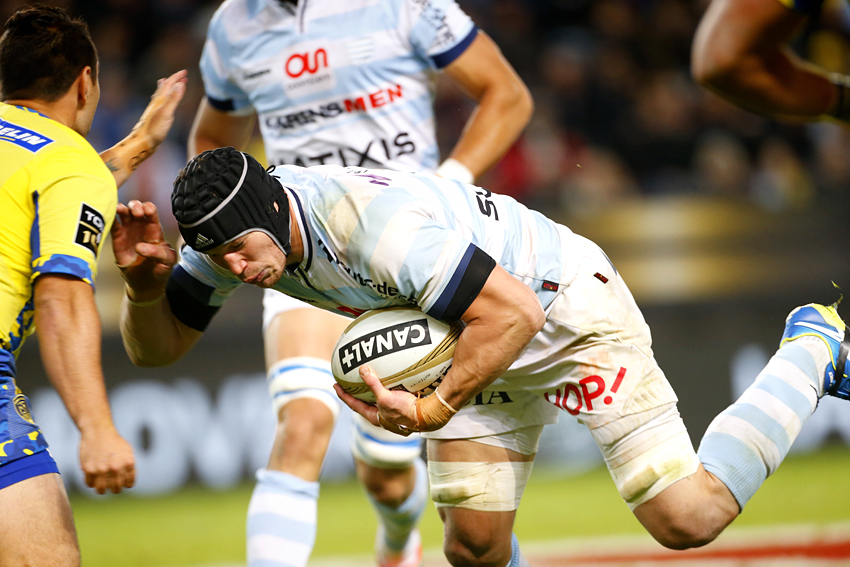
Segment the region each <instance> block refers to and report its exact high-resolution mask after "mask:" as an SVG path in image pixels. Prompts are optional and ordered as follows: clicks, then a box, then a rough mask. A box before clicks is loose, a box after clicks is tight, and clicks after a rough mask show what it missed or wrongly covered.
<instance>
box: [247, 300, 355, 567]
mask: <svg viewBox="0 0 850 567" xmlns="http://www.w3.org/2000/svg"><path fill="white" fill-rule="evenodd" d="M264 306H265V314H264V326H263V327H264V338H265V346H266V361H267V366H268V369H269V370H268V380H269V392H270V394H271V396H272V399H273V402H274V407H275V410H276V411H277V415H278V427H277V431H276V434H275V440H274V445H273V446H272V452H271V455H270V457H269V464H268V466H267V467H266V468H265V469H261V470H260V471H258V472H257V485H256V486H255V488H254V493H253V495H252V497H251V503H250V505H249V508H248V523H247V532H248V564H249V566H250V567H271V566H274V565H287V566H289V567H301V566H303V565H306V564H307V560H308V558H309V556H310V553H311V552H312V550H313V545H314V543H315V538H316V508H317V501H318V496H319V483H318V478H319V472H320V471H321V467H322V461H323V459H324V456H325V452H326V451H327V447H328V443H329V441H330V436H331V432H332V431H333V426H334V421H335V419H336V415H337V412H338V409H339V403H338V400H337V398H336V394H335V393H334V391H333V383H334V381H333V376H332V374H331V370H330V362H329V361H328V359H329V356H330V352H331V351H332V349H333V345H334V344H335V343H336V339H337V338H338V337H339V335H340V333H341V332H342V330H343V329H344V328H345V326H346V325H347V324H348V321H347V320H346V319H345V318H343V317H339V316H336V315H333V314H331V313H326V312H323V311H320V310H318V309H314V308H305V307H306V306H305V305H304V304H302V303H300V302H294V300H292V299H291V298H288V297H286V296H284V295H282V294H280V293H277V292H273V291H267V292H266V298H265V299H264Z"/></svg>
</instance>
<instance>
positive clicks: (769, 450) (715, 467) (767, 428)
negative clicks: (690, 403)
mask: <svg viewBox="0 0 850 567" xmlns="http://www.w3.org/2000/svg"><path fill="white" fill-rule="evenodd" d="M828 356H829V353H828V352H827V349H826V346H825V345H824V344H823V341H821V340H820V339H798V340H795V341H793V342H790V343H786V344H785V345H784V346H782V348H780V349H779V350H778V351H777V352H776V354H775V355H773V358H771V359H770V361H769V362H768V363H767V366H766V367H765V368H764V370H762V371H761V373H760V374H759V375H758V377H757V378H756V381H755V383H753V385H752V386H750V387H749V388H747V390H745V391H744V393H743V395H741V397H740V398H739V399H738V401H736V402H735V403H734V404H732V405H731V406H729V407H728V408H727V409H726V410H725V411H723V413H721V414H720V415H718V416H717V417H716V418H714V421H712V422H711V425H709V426H708V429H707V430H706V433H705V436H704V437H703V438H702V443H700V447H699V451H697V454H698V455H699V459H700V461H702V464H703V466H704V467H705V470H707V471H708V472H710V473H712V474H713V475H714V476H716V477H717V478H719V479H720V480H721V481H722V482H723V484H725V485H726V487H727V488H729V490H730V491H731V492H732V495H733V496H735V499H736V500H737V501H738V505H739V506H740V507H741V509H743V508H744V505H745V504H746V503H747V501H748V500H749V499H750V498H752V496H753V494H755V492H756V490H758V488H759V487H760V486H761V485H762V483H764V481H765V479H767V477H768V476H770V475H771V474H772V473H773V472H774V471H775V470H776V468H777V467H778V466H779V464H780V463H781V462H782V460H783V459H784V458H785V455H787V454H788V451H789V449H790V448H791V444H792V443H793V442H794V439H796V438H797V435H798V434H799V433H800V429H801V428H802V427H803V424H804V423H805V422H806V420H807V419H808V418H809V416H811V415H812V413H813V412H814V411H815V408H816V407H817V403H818V392H819V390H818V384H819V382H820V381H821V379H822V376H823V373H824V370H825V368H826V364H827V362H828Z"/></svg>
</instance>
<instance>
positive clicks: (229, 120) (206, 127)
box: [188, 99, 256, 158]
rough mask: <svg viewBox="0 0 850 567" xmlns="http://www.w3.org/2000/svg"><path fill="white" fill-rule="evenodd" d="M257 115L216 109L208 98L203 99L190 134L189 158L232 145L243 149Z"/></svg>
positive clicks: (249, 137)
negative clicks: (231, 112) (238, 113)
mask: <svg viewBox="0 0 850 567" xmlns="http://www.w3.org/2000/svg"><path fill="white" fill-rule="evenodd" d="M255 120H256V115H254V114H250V115H248V116H237V115H233V114H228V113H227V112H222V111H220V110H217V109H215V108H214V107H213V106H212V105H210V104H209V102H208V101H207V100H206V99H203V100H202V101H201V104H200V106H199V107H198V112H197V114H196V115H195V122H194V123H193V124H192V131H191V133H190V134H189V148H188V153H189V158H193V157H195V156H196V155H198V154H199V153H201V152H205V151H207V150H214V149H216V148H223V147H225V146H231V147H233V148H236V149H237V150H240V149H243V148H244V147H245V145H246V144H247V143H248V141H249V140H250V139H251V132H252V131H253V129H254V121H255Z"/></svg>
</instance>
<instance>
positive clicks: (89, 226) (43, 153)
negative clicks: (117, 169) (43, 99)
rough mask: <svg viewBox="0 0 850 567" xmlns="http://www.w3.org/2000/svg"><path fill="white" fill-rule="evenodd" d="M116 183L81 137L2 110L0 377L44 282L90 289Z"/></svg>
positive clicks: (8, 368)
mask: <svg viewBox="0 0 850 567" xmlns="http://www.w3.org/2000/svg"><path fill="white" fill-rule="evenodd" d="M117 201H118V194H117V188H116V185H115V179H114V178H113V176H112V174H111V173H110V171H109V169H107V167H106V165H105V164H104V163H103V160H101V158H100V156H99V155H98V154H97V152H96V151H95V150H94V148H92V147H91V145H90V144H89V143H88V142H87V141H86V140H85V138H83V137H82V136H81V135H79V134H78V133H76V132H75V131H73V130H72V129H70V128H68V127H67V126H64V125H62V124H59V123H58V122H56V121H54V120H51V119H49V118H47V117H46V116H44V115H41V114H39V113H37V112H35V111H32V110H29V109H26V108H23V107H16V106H10V105H8V104H3V103H0V226H2V230H0V376H4V375H5V376H14V375H15V356H17V353H18V351H19V350H20V347H21V344H22V343H23V340H24V338H25V337H26V336H27V335H29V334H30V333H32V331H33V330H34V328H33V306H34V305H33V285H34V283H35V280H36V278H38V276H40V275H43V274H68V275H71V276H75V277H78V278H80V279H82V280H83V281H86V282H88V283H90V284H92V285H93V284H94V280H95V276H96V273H97V257H98V254H99V252H100V249H101V246H102V243H103V235H104V234H105V233H107V232H108V231H109V229H110V227H111V225H112V221H113V219H114V218H115V207H116V205H117Z"/></svg>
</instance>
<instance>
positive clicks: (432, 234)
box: [169, 166, 580, 330]
mask: <svg viewBox="0 0 850 567" xmlns="http://www.w3.org/2000/svg"><path fill="white" fill-rule="evenodd" d="M274 175H275V176H277V177H279V179H280V181H281V183H282V184H283V186H284V187H285V188H286V189H287V191H288V195H289V198H290V201H291V203H292V204H293V205H294V208H295V211H296V215H295V217H296V221H297V222H298V227H299V229H300V230H301V236H302V238H303V243H304V258H303V260H302V261H301V262H300V263H299V264H298V265H297V266H290V267H288V268H287V269H286V271H285V273H284V275H283V277H281V279H280V280H279V281H278V283H277V284H276V285H275V287H274V289H276V290H278V291H280V292H283V293H285V294H287V295H290V296H293V297H296V298H298V299H302V300H303V301H305V302H307V303H311V304H313V305H316V306H317V307H321V308H323V309H327V310H329V311H333V312H336V313H340V314H345V315H348V316H350V317H354V316H357V315H359V314H360V313H363V312H364V311H367V310H370V309H378V308H383V307H389V306H394V305H409V304H414V305H417V306H419V307H420V308H421V309H422V310H423V311H424V312H426V313H428V314H430V315H431V316H433V317H436V318H438V319H457V318H459V317H460V315H461V314H462V313H463V312H464V311H465V310H466V307H468V306H469V304H470V303H471V302H472V300H473V299H474V298H475V296H477V294H478V292H479V291H480V289H481V286H483V283H484V280H486V277H487V276H488V275H489V273H490V271H491V270H492V267H493V266H494V265H495V263H498V264H499V265H501V266H502V267H503V268H504V269H505V270H507V271H508V272H509V273H510V274H512V275H513V276H514V277H516V278H517V279H519V280H520V281H522V282H523V283H525V284H526V285H527V286H528V287H530V288H531V289H532V290H533V291H534V292H535V293H536V294H537V296H538V297H539V299H540V302H541V304H542V305H543V307H544V309H545V308H546V307H548V306H549V304H550V303H551V302H552V301H553V299H554V298H555V297H556V296H557V295H558V293H560V291H561V290H562V289H563V288H564V287H565V286H567V285H569V283H570V281H572V278H573V277H574V276H575V273H576V265H575V264H576V260H575V259H574V258H572V257H571V255H570V254H571V250H572V249H573V246H574V243H573V239H578V238H580V237H577V236H576V235H574V234H573V233H572V232H571V231H570V230H569V229H567V228H566V227H564V226H562V225H559V224H557V223H555V222H553V221H551V220H550V219H548V218H546V217H545V216H543V215H542V214H540V213H538V212H535V211H532V210H530V209H528V208H526V207H525V206H524V205H522V204H520V203H518V202H517V201H515V200H514V199H512V198H511V197H507V196H504V195H498V194H495V193H491V192H490V191H488V190H486V189H483V188H480V187H476V186H474V185H464V184H462V183H459V182H456V181H452V180H448V179H443V178H440V177H437V176H434V175H428V174H417V175H414V174H409V173H401V172H395V171H389V170H367V169H362V168H351V167H349V168H343V167H340V166H320V167H311V168H300V167H297V166H285V167H279V168H277V169H276V170H275V171H274ZM494 261H495V263H494ZM175 284H179V287H180V288H181V290H182V291H181V292H180V293H181V294H188V295H190V296H191V297H193V298H194V300H195V301H196V302H199V304H201V305H204V306H209V307H211V308H213V309H210V310H209V317H211V316H212V313H214V308H216V307H218V306H220V305H221V304H222V303H223V302H224V300H225V299H226V298H227V297H228V296H229V295H230V294H231V293H232V292H233V290H235V289H236V288H237V287H238V286H239V285H241V282H240V281H239V279H238V278H237V277H236V276H235V275H233V274H231V273H230V272H229V271H227V270H225V269H223V268H221V267H219V266H217V265H216V264H214V263H213V262H212V260H210V259H209V257H208V256H206V255H205V254H202V253H199V252H196V251H194V250H192V249H191V248H189V247H185V248H184V249H183V254H182V258H181V260H180V263H179V265H178V266H177V267H176V268H175V270H174V271H173V273H172V281H171V282H170V283H169V287H171V288H172V289H173V287H172V286H173V285H175ZM475 284H478V287H477V288H476V287H475ZM178 308H179V306H177V308H175V305H174V304H173V303H172V310H173V311H175V315H177V316H178V318H181V320H183V322H184V323H186V324H188V325H189V326H194V327H195V328H199V330H203V327H205V326H206V323H207V322H208V321H209V319H208V318H207V319H206V321H204V322H203V323H202V324H201V325H193V324H191V323H190V320H189V319H188V318H182V317H181V314H180V313H178V312H177V309H178ZM199 308H200V309H209V308H204V307H200V305H199Z"/></svg>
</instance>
